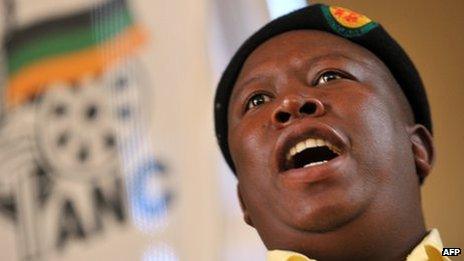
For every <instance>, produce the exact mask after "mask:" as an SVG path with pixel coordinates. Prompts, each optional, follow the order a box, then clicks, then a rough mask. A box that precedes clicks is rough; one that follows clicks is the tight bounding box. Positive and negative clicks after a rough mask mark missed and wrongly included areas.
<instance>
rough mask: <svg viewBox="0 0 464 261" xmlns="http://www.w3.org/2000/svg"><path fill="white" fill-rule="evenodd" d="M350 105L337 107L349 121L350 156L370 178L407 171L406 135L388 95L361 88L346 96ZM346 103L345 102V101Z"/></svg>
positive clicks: (383, 177)
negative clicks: (344, 108) (341, 107)
mask: <svg viewBox="0 0 464 261" xmlns="http://www.w3.org/2000/svg"><path fill="white" fill-rule="evenodd" d="M350 97H351V99H347V100H349V101H350V103H351V106H349V107H350V109H348V110H344V111H343V112H342V111H341V112H340V114H342V113H344V114H343V117H344V118H345V119H352V120H350V121H348V123H349V124H350V125H347V128H350V131H349V133H352V135H351V145H352V152H353V156H354V157H356V158H357V160H358V162H359V163H360V164H361V167H362V168H363V172H365V173H369V175H368V176H369V178H370V179H373V180H378V179H384V180H385V179H391V177H393V176H395V175H401V174H404V172H406V171H411V168H410V166H411V163H412V165H413V161H412V157H411V153H410V148H409V147H408V144H409V139H408V135H407V132H406V129H405V128H404V122H403V120H402V117H400V115H398V114H397V110H396V107H395V106H398V105H397V104H396V103H395V101H394V99H393V98H392V97H389V96H388V95H386V94H385V93H377V92H375V91H373V90H372V89H369V90H368V91H363V90H362V89H361V90H359V91H356V92H355V93H353V95H350V96H347V97H346V98H350ZM345 106H348V103H346V104H345Z"/></svg>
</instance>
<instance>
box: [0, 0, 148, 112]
mask: <svg viewBox="0 0 464 261" xmlns="http://www.w3.org/2000/svg"><path fill="white" fill-rule="evenodd" d="M6 39H7V41H6V43H4V46H5V49H6V56H7V72H8V83H7V88H6V90H5V95H4V97H5V103H6V107H7V109H12V108H14V107H16V106H19V105H21V104H23V103H25V102H27V101H29V100H32V99H34V98H35V97H37V96H38V95H40V94H41V93H43V92H44V91H46V89H47V88H49V86H52V85H51V83H53V82H71V83H72V82H74V81H78V80H79V79H80V78H82V77H84V76H86V75H98V74H100V73H101V72H102V71H103V70H104V68H106V67H108V66H110V65H111V64H113V63H116V62H117V60H119V59H121V58H124V57H126V56H127V55H130V54H131V53H132V52H133V51H135V50H137V49H138V47H139V46H140V45H141V44H142V43H143V42H144V41H145V34H144V31H143V29H142V28H141V27H140V26H138V25H137V24H136V23H134V20H133V18H132V15H131V13H130V12H129V10H128V8H127V3H126V2H125V1H124V0H111V1H108V2H105V3H104V4H102V5H101V6H99V7H93V8H92V9H91V10H88V11H83V12H81V13H77V14H74V15H72V16H66V17H62V18H54V19H50V20H47V21H43V22H40V23H36V24H34V25H32V26H30V27H27V28H23V29H19V30H15V31H14V32H12V33H11V34H10V35H8V36H7V37H6Z"/></svg>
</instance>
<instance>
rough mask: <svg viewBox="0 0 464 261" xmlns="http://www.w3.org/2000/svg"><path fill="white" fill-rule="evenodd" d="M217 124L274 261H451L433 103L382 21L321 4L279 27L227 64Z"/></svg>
mask: <svg viewBox="0 0 464 261" xmlns="http://www.w3.org/2000/svg"><path fill="white" fill-rule="evenodd" d="M215 123H216V134H217V138H218V142H219V145H220V147H221V150H222V152H223V154H224V157H225V158H226V161H227V162H228V164H229V166H230V167H231V168H232V170H233V171H234V173H235V174H236V175H237V178H238V188H237V189H238V195H239V199H240V203H241V206H242V209H243V214H244V219H245V222H246V223H247V224H249V225H251V226H253V227H255V228H256V230H257V231H258V233H259V235H260V237H261V239H262V240H263V242H264V244H265V245H266V247H267V248H268V249H269V250H270V251H269V253H268V259H269V260H292V261H295V260H312V259H315V260H406V259H407V260H442V257H441V248H442V245H441V241H440V237H439V234H438V232H437V230H432V231H427V230H426V228H425V225H424V218H423V214H422V209H421V199H420V185H421V183H422V181H423V180H424V178H425V177H426V176H427V175H428V174H429V172H430V170H431V167H432V163H433V159H434V150H433V142H432V135H431V132H432V124H431V119H430V112H429V106H428V101H427V97H426V94H425V90H424V87H423V85H422V82H421V79H420V77H419V74H418V73H417V71H416V69H415V68H414V65H413V63H412V62H411V61H410V60H409V58H408V56H407V55H406V54H405V53H404V51H403V50H402V48H401V47H400V46H399V45H398V44H397V43H396V42H395V41H394V40H393V39H392V38H391V37H390V36H389V35H388V33H387V32H386V31H385V30H384V29H383V28H382V27H381V26H380V25H379V24H378V23H375V22H373V21H371V20H370V19H369V18H367V17H366V16H363V15H360V14H358V13H356V12H353V11H351V10H349V9H345V8H340V7H329V6H325V5H319V4H317V5H312V6H310V7H307V8H304V9H301V10H298V11H295V12H293V13H291V14H288V15H286V16H284V17H281V18H278V19H276V20H274V21H272V22H271V23H269V24H268V25H266V26H265V27H263V28H261V29H260V30H259V31H258V32H257V33H255V34H254V35H253V36H251V37H250V38H249V39H248V40H247V41H246V42H245V43H244V44H243V45H242V46H241V47H240V49H239V50H238V51H237V53H236V54H235V56H234V57H233V58H232V60H231V62H230V63H229V65H228V67H227V68H226V70H225V72H224V74H223V76H222V78H221V81H220V83H219V86H218V89H217V93H216V98H215ZM443 260H446V259H443Z"/></svg>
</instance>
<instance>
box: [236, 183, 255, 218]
mask: <svg viewBox="0 0 464 261" xmlns="http://www.w3.org/2000/svg"><path fill="white" fill-rule="evenodd" d="M237 196H238V201H239V203H240V208H241V209H242V213H243V220H245V223H247V224H248V225H250V226H252V227H254V225H253V222H252V221H251V218H250V214H249V213H248V210H247V207H246V205H245V203H244V202H243V198H242V193H241V191H240V185H239V184H237Z"/></svg>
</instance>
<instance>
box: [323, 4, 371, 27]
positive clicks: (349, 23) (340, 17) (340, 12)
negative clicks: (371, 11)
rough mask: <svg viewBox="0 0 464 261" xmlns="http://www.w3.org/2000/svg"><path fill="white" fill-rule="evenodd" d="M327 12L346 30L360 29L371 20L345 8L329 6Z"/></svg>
mask: <svg viewBox="0 0 464 261" xmlns="http://www.w3.org/2000/svg"><path fill="white" fill-rule="evenodd" d="M329 10H330V13H331V14H332V16H333V17H334V18H335V20H337V22H338V23H339V24H341V25H343V26H345V27H348V28H360V27H363V26H365V25H366V24H368V23H370V22H372V20H371V19H369V18H367V17H366V16H364V15H362V14H358V13H356V12H354V11H351V10H350V9H347V8H343V7H338V6H331V7H329Z"/></svg>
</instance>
